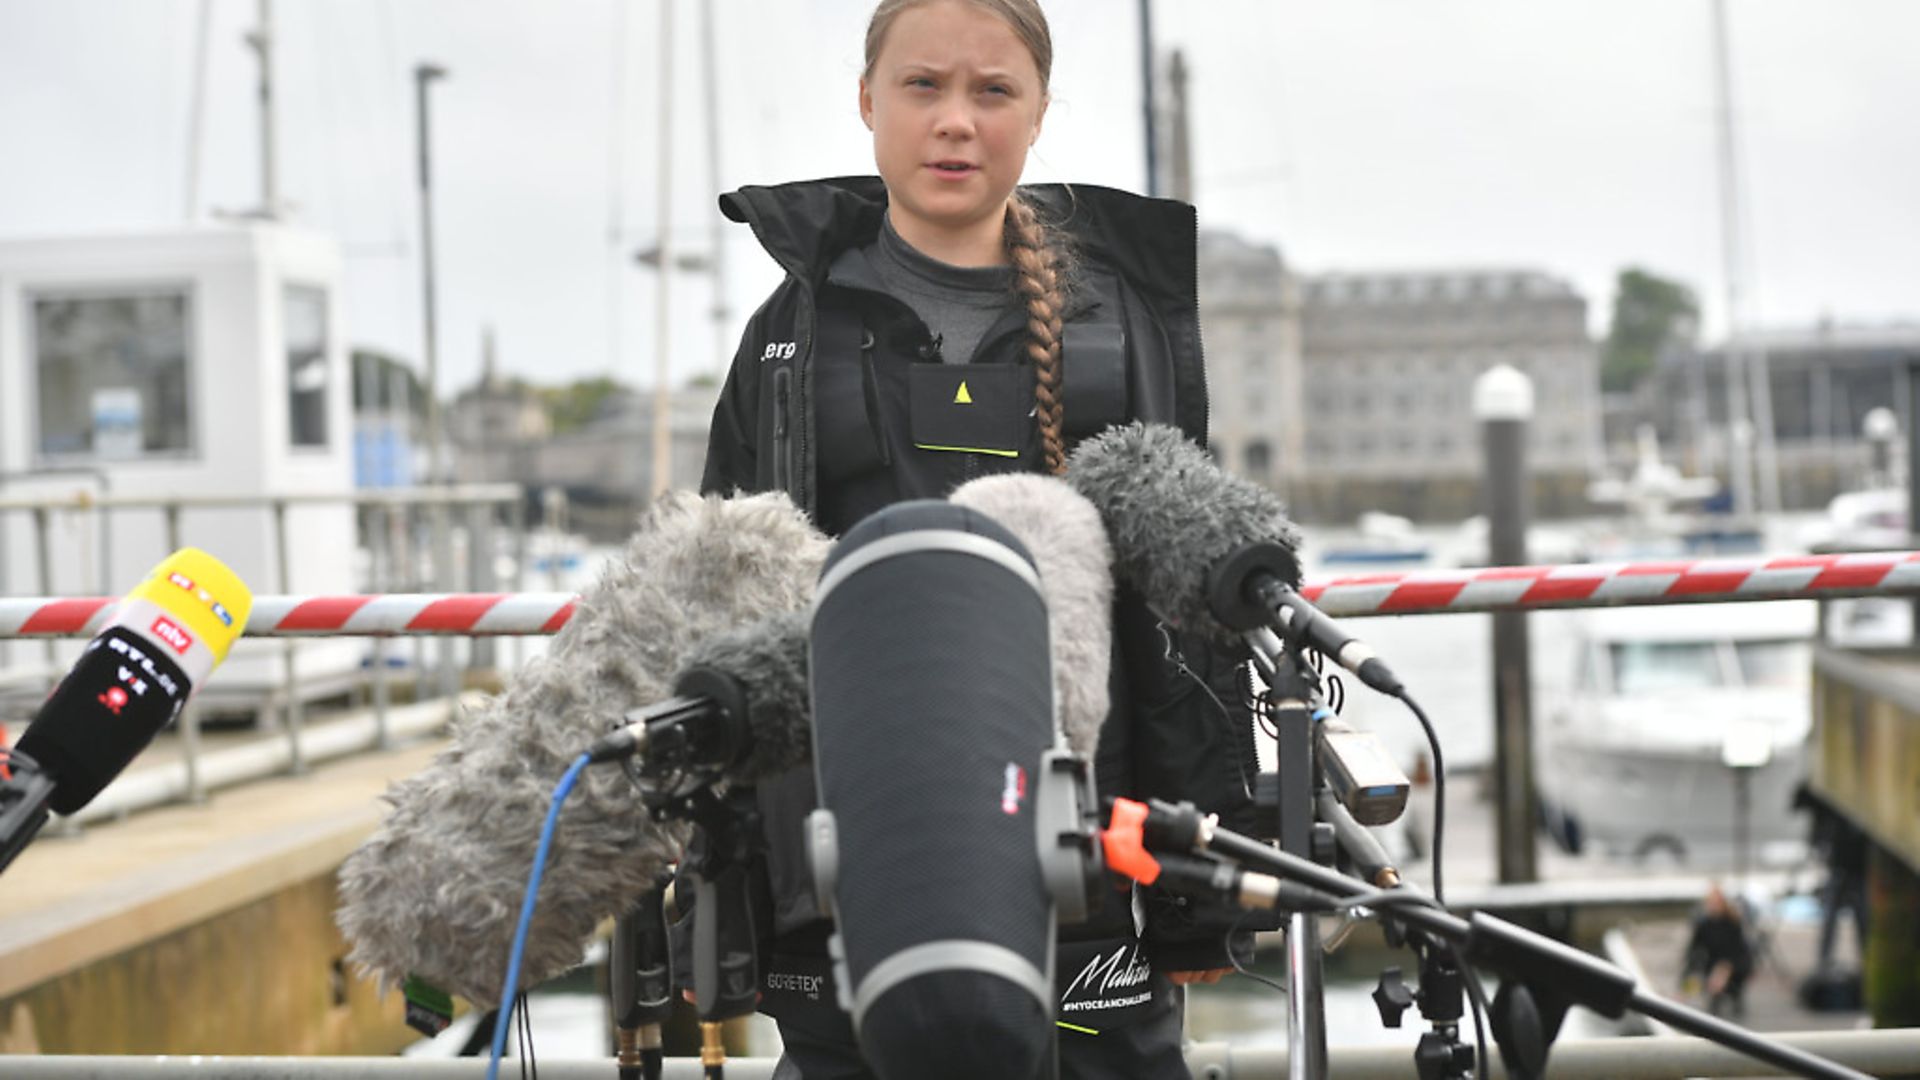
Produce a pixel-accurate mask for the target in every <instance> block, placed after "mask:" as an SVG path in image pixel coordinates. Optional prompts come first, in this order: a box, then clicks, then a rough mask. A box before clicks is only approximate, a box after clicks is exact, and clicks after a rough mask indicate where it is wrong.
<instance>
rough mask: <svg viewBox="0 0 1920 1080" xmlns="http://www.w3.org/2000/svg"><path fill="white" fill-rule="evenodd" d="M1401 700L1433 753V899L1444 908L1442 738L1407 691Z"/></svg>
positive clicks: (1445, 784)
mask: <svg viewBox="0 0 1920 1080" xmlns="http://www.w3.org/2000/svg"><path fill="white" fill-rule="evenodd" d="M1400 700H1401V701H1404V702H1406V703H1407V708H1409V709H1411V710H1413V716H1414V719H1416V720H1418V721H1420V727H1421V728H1422V729H1424V730H1425V731H1426V733H1427V747H1428V748H1429V749H1431V750H1432V751H1433V898H1434V899H1435V900H1436V901H1438V902H1439V903H1440V904H1441V905H1442V906H1444V905H1445V904H1446V902H1447V900H1446V893H1445V892H1443V891H1442V890H1441V888H1440V840H1441V837H1442V836H1444V835H1445V827H1446V822H1447V768H1446V764H1445V762H1443V761H1442V760H1441V757H1440V736H1439V734H1438V733H1436V732H1435V731H1434V730H1433V721H1431V720H1429V719H1427V712H1426V710H1425V709H1422V708H1421V707H1420V703H1419V702H1417V701H1415V700H1413V695H1412V694H1409V693H1406V692H1405V691H1402V692H1401V694H1400Z"/></svg>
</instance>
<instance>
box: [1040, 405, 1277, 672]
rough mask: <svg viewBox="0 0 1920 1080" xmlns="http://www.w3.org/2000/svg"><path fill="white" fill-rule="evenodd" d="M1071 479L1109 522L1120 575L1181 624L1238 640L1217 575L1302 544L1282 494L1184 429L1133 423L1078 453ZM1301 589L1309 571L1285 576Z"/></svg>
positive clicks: (1070, 460)
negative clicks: (1252, 548) (1248, 556)
mask: <svg viewBox="0 0 1920 1080" xmlns="http://www.w3.org/2000/svg"><path fill="white" fill-rule="evenodd" d="M1067 482H1068V483H1070V484H1072V485H1073V487H1074V490H1076V491H1078V492H1080V494H1082V495H1085V496H1086V497H1087V501H1089V502H1091V503H1092V504H1093V505H1094V507H1095V508H1096V509H1097V510H1098V511H1099V513H1100V517H1101V519H1102V520H1103V521H1104V522H1105V523H1106V526H1107V538H1108V540H1109V541H1111V542H1112V544H1113V553H1114V559H1115V565H1116V568H1117V569H1118V570H1119V573H1120V576H1121V577H1122V578H1123V579H1125V580H1126V581H1128V582H1129V583H1131V584H1132V585H1133V587H1134V588H1136V589H1138V590H1140V595H1141V597H1143V598H1144V599H1145V600H1146V602H1147V604H1148V606H1150V607H1152V608H1153V609H1154V610H1155V611H1157V612H1159V613H1160V614H1161V616H1163V617H1165V618H1168V619H1171V620H1173V622H1174V623H1175V624H1176V625H1179V626H1182V627H1185V628H1187V629H1190V630H1196V631H1200V632H1203V633H1207V634H1210V635H1213V636H1215V637H1217V638H1219V639H1221V640H1223V641H1228V642H1237V641H1238V639H1239V635H1238V634H1236V633H1234V632H1233V631H1231V630H1229V629H1227V628H1226V627H1225V626H1222V625H1221V624H1220V622H1219V621H1218V620H1216V619H1215V618H1214V617H1213V613H1212V611H1211V610H1210V609H1209V608H1208V606H1207V575H1208V573H1209V572H1210V571H1212V569H1213V568H1214V566H1215V565H1217V564H1218V563H1219V562H1220V561H1221V560H1223V559H1225V558H1226V557H1227V556H1229V555H1231V554H1233V553H1234V552H1236V551H1239V550H1240V549H1241V548H1243V547H1245V546H1248V545H1250V544H1256V543H1262V542H1267V543H1277V544H1279V545H1280V546H1282V547H1284V548H1286V549H1287V551H1289V552H1294V551H1298V550H1299V548H1300V532H1299V530H1298V529H1295V528H1294V526H1293V523H1292V522H1291V521H1288V520H1287V508H1286V504H1285V503H1283V502H1281V501H1280V498H1279V496H1277V495H1275V494H1274V493H1273V492H1271V491H1268V490H1267V489H1265V488H1263V487H1261V486H1259V485H1258V484H1255V483H1252V482H1251V481H1247V480H1243V479H1241V478H1240V477H1237V476H1233V475H1231V474H1229V473H1227V472H1224V471H1222V470H1221V468H1220V467H1219V466H1218V465H1215V464H1214V463H1213V459H1212V458H1210V457H1208V456H1207V452H1206V451H1205V450H1202V449H1201V448H1200V447H1199V446H1198V445H1196V444H1194V443H1193V442H1192V441H1190V440H1189V439H1188V438H1187V437H1186V436H1185V435H1183V434H1181V433H1180V431H1179V429H1177V428H1173V427H1169V426H1167V425H1165V424H1144V423H1132V424H1127V425H1124V426H1121V427H1115V428H1109V429H1108V430H1106V431H1104V432H1102V433H1100V434H1099V435H1096V436H1094V437H1093V438H1091V439H1088V440H1087V441H1086V442H1083V443H1081V444H1080V445H1079V446H1078V447H1077V448H1075V450H1074V452H1073V454H1072V456H1071V457H1069V458H1068V459H1067ZM1283 576H1284V577H1285V578H1286V580H1287V584H1289V585H1292V586H1295V587H1298V586H1299V584H1300V571H1299V566H1298V564H1297V563H1296V564H1295V565H1294V567H1293V568H1292V572H1291V573H1289V574H1285V575H1283Z"/></svg>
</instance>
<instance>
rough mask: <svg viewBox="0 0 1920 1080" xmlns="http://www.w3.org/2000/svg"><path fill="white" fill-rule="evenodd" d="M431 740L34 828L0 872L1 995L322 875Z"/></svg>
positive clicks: (435, 746) (418, 765)
mask: <svg viewBox="0 0 1920 1080" xmlns="http://www.w3.org/2000/svg"><path fill="white" fill-rule="evenodd" d="M411 707H412V708H437V709H441V710H444V709H446V708H447V705H446V703H445V702H438V703H428V704H426V705H421V706H411ZM396 711H397V710H396ZM442 745H444V743H443V740H440V739H433V740H429V741H426V742H421V743H416V744H413V745H410V746H405V747H402V748H399V749H396V750H392V751H387V752H384V753H375V752H369V753H364V754H360V755H356V756H354V757H351V758H347V759H344V760H341V761H336V762H332V763H328V764H325V765H320V766H317V767H315V768H314V769H313V770H312V771H311V772H309V773H307V774H306V775H304V776H297V777H293V776H289V777H279V778H275V779H270V780H262V781H257V782H254V783H249V784H246V785H243V786H240V787H236V788H232V789H229V790H225V791H218V792H215V793H214V794H213V795H212V796H211V797H209V799H208V800H207V801H206V802H205V803H202V804H199V805H191V806H189V805H180V806H169V807H164V808H160V809H155V810H151V811H146V812H143V813H139V814H135V815H133V816H131V817H129V818H128V819H127V820H125V821H118V822H111V823H105V824H97V825H91V826H88V827H87V828H85V829H84V830H83V831H81V832H80V833H79V834H78V835H74V836H62V835H50V834H49V832H47V831H43V832H42V834H41V836H40V837H39V838H37V839H36V840H35V841H34V842H33V843H32V844H31V845H30V846H29V847H28V848H27V849H26V851H24V852H22V853H21V855H20V857H19V858H18V859H16V860H15V861H14V863H13V865H11V866H9V867H8V868H7V870H6V872H5V874H4V875H0V998H4V997H6V996H8V995H10V994H13V993H17V992H19V991H21V990H23V989H26V988H28V987H31V986H34V985H37V984H39V983H41V982H43V981H45V980H47V979H49V978H52V977H54V976H57V975H60V974H62V973H64V972H68V971H72V970H74V969H76V968H79V967H82V966H84V965H86V964H88V963H91V962H93V961H96V960H99V959H102V958H105V957H108V956H113V955H115V954H117V953H120V952H122V951H125V950H126V949H129V948H132V947H134V946H136V945H138V944H141V943H142V942H146V941H151V940H153V939H155V938H158V937H161V936H163V935H165V934H167V933H170V932H172V931H175V930H178V929H181V928H184V927H187V926H191V925H193V924H195V923H197V922H200V921H203V920H205V919H208V918H212V917H214V916H216V915H219V914H221V913H223V912H226V911H230V910H233V909H235V908H237V907H240V906H242V905H244V904H247V903H249V902H251V901H253V900H256V899H259V898H260V897H263V896H266V895H268V894H270V893H273V892H275V891H277V890H279V889H281V888H284V887H286V886H287V885H290V884H293V883H296V882H300V881H305V880H308V879H311V878H312V877H314V876H315V875H316V874H321V873H328V872H331V870H332V869H333V868H334V867H337V866H338V865H339V864H340V862H341V861H342V860H343V859H345V858H346V856H347V855H348V854H349V853H350V852H352V851H353V849H354V848H355V847H357V846H358V845H359V843H360V841H361V840H362V839H364V838H365V837H366V836H367V834H368V833H370V832H371V831H372V830H373V828H374V827H375V826H376V825H377V824H378V823H379V821H380V819H381V817H382V816H383V815H384V813H385V811H386V804H385V803H383V802H382V801H380V795H381V793H382V792H384V791H385V790H386V788H387V785H388V784H389V783H391V782H392V781H394V780H397V779H400V778H402V777H405V776H409V775H412V774H413V773H415V772H418V771H419V770H420V769H422V768H424V767H425V766H426V764H427V762H428V761H429V760H431V758H432V757H433V755H434V754H435V753H436V752H438V750H439V749H440V747H441V746H442ZM145 767H147V768H157V767H164V765H163V764H162V763H161V761H155V762H152V763H148V764H147V765H146V766H145ZM51 828H52V826H51V825H50V826H49V830H50V829H51Z"/></svg>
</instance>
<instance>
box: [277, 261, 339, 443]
mask: <svg viewBox="0 0 1920 1080" xmlns="http://www.w3.org/2000/svg"><path fill="white" fill-rule="evenodd" d="M280 319H281V330H282V333H283V334H284V336H285V338H286V343H287V438H288V441H289V442H290V443H291V445H293V446H296V447H325V446H326V445H327V294H326V291H325V290H324V289H316V288H313V287H312V286H308V285H289V286H287V288H286V291H285V292H284V293H283V294H282V301H281V314H280Z"/></svg>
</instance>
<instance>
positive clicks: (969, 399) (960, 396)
mask: <svg viewBox="0 0 1920 1080" xmlns="http://www.w3.org/2000/svg"><path fill="white" fill-rule="evenodd" d="M953 403H954V404H955V405H971V404H973V395H972V394H969V393H967V382H966V380H965V379H962V380H960V391H959V392H958V393H956V394H954V395H953Z"/></svg>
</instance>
